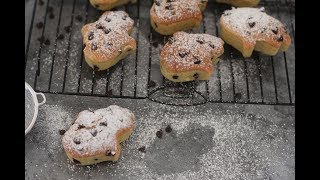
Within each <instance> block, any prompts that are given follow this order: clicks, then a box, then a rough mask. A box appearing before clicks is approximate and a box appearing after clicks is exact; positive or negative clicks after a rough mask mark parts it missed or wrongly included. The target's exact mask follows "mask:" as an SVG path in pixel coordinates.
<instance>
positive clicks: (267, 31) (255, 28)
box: [221, 7, 285, 42]
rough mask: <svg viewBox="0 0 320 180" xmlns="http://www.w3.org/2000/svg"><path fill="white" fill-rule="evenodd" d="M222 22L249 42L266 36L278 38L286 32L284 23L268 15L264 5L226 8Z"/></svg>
mask: <svg viewBox="0 0 320 180" xmlns="http://www.w3.org/2000/svg"><path fill="white" fill-rule="evenodd" d="M221 22H222V23H224V24H226V26H228V27H229V28H230V29H231V30H232V31H234V32H236V33H237V34H238V35H240V36H241V37H243V38H245V39H246V40H247V41H248V42H255V41H256V40H263V39H265V38H269V39H270V38H271V39H274V40H277V39H278V38H279V37H280V36H281V34H283V33H285V29H284V25H283V24H282V23H281V22H280V21H278V20H277V19H275V18H273V17H271V16H269V15H267V14H266V13H265V12H264V8H263V7H262V8H232V9H231V10H226V11H225V12H224V14H223V15H222V16H221Z"/></svg>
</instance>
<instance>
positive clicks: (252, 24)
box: [248, 22, 256, 28]
mask: <svg viewBox="0 0 320 180" xmlns="http://www.w3.org/2000/svg"><path fill="white" fill-rule="evenodd" d="M248 24H249V26H250V27H251V28H253V27H254V26H255V25H256V23H255V22H249V23H248Z"/></svg>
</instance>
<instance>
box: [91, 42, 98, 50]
mask: <svg viewBox="0 0 320 180" xmlns="http://www.w3.org/2000/svg"><path fill="white" fill-rule="evenodd" d="M97 49H98V46H97V45H96V44H95V43H92V44H91V50H94V51H95V50H97Z"/></svg>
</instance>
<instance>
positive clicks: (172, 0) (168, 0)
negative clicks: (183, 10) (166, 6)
mask: <svg viewBox="0 0 320 180" xmlns="http://www.w3.org/2000/svg"><path fill="white" fill-rule="evenodd" d="M175 1H176V0H167V2H168V3H169V2H175Z"/></svg>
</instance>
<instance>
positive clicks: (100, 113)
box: [62, 105, 134, 155]
mask: <svg viewBox="0 0 320 180" xmlns="http://www.w3.org/2000/svg"><path fill="white" fill-rule="evenodd" d="M133 117H134V116H133V114H132V113H131V111H130V110H128V109H125V108H121V107H119V106H116V105H112V106H109V107H107V108H104V109H98V110H96V111H90V110H85V111H82V112H80V113H79V116H78V118H77V119H76V121H75V123H74V124H73V125H72V126H71V127H70V129H69V130H68V131H67V132H66V133H65V135H64V137H63V139H62V141H63V145H64V148H65V149H66V150H67V151H69V152H70V151H71V152H72V151H75V152H77V154H80V155H90V154H95V153H97V152H101V151H106V150H111V151H112V152H115V151H116V150H117V149H116V148H117V143H118V142H117V141H116V133H117V132H118V131H119V130H121V129H126V128H130V127H132V126H133ZM75 139H76V140H75ZM112 152H111V153H112Z"/></svg>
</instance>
